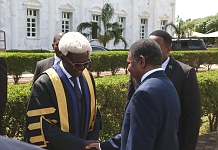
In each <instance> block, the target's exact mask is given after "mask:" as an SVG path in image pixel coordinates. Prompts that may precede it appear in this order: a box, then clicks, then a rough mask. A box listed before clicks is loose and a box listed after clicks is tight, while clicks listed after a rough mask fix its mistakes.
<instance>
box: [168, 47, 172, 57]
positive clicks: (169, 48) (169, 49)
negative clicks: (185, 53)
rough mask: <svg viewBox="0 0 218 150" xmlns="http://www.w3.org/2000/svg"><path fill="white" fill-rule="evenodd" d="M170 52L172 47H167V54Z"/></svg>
mask: <svg viewBox="0 0 218 150" xmlns="http://www.w3.org/2000/svg"><path fill="white" fill-rule="evenodd" d="M171 50H172V46H169V47H167V54H168V55H169V54H170V51H171Z"/></svg>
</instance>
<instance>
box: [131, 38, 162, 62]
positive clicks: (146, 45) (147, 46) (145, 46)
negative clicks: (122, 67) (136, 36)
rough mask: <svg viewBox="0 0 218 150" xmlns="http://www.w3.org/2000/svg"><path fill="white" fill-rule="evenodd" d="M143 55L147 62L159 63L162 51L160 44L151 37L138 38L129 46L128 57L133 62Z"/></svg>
mask: <svg viewBox="0 0 218 150" xmlns="http://www.w3.org/2000/svg"><path fill="white" fill-rule="evenodd" d="M141 55H142V56H143V57H144V58H145V59H146V61H147V63H148V64H151V65H161V64H162V51H161V48H160V45H159V44H158V43H157V42H156V41H154V40H151V39H140V40H138V41H136V42H135V43H133V44H132V46H131V47H130V57H131V58H132V60H133V61H134V62H138V60H139V58H140V56H141Z"/></svg>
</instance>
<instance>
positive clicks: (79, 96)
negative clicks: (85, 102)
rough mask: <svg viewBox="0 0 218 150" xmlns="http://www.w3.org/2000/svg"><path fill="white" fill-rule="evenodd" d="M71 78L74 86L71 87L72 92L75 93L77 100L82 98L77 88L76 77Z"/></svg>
mask: <svg viewBox="0 0 218 150" xmlns="http://www.w3.org/2000/svg"><path fill="white" fill-rule="evenodd" d="M71 80H72V81H73V84H74V87H73V90H74V93H75V95H76V98H77V100H78V101H79V100H81V98H82V93H81V91H80V89H79V86H78V83H77V80H76V78H73V77H72V78H71Z"/></svg>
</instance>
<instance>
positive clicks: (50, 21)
mask: <svg viewBox="0 0 218 150" xmlns="http://www.w3.org/2000/svg"><path fill="white" fill-rule="evenodd" d="M54 25H55V23H54V0H49V1H48V49H52V43H53V39H54V35H55V34H56V33H54Z"/></svg>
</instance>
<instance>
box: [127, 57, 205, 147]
mask: <svg viewBox="0 0 218 150" xmlns="http://www.w3.org/2000/svg"><path fill="white" fill-rule="evenodd" d="M165 73H166V75H167V77H168V78H169V79H170V80H171V81H172V83H173V84H174V86H175V88H176V91H177V93H178V95H179V99H180V105H181V115H180V119H179V128H178V140H179V149H180V150H195V147H196V143H197V139H198V134H199V128H200V118H201V100H200V90H199V86H198V81H197V77H196V72H195V69H194V68H192V67H190V66H188V65H186V64H184V63H182V62H179V61H176V60H175V59H173V58H172V57H170V61H169V63H168V65H167V67H166V70H165ZM135 84H136V83H135V82H134V80H132V79H131V78H130V81H129V88H128V89H129V91H128V96H127V103H128V101H129V100H130V98H131V97H132V94H133V93H134V91H135V89H134V86H136V85H135Z"/></svg>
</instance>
